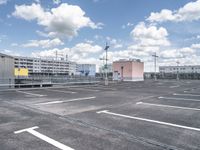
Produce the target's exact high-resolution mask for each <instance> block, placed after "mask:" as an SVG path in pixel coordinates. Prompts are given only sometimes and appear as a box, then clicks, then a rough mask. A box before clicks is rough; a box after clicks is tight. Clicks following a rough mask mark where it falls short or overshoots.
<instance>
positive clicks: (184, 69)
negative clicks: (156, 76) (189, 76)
mask: <svg viewBox="0 0 200 150" xmlns="http://www.w3.org/2000/svg"><path fill="white" fill-rule="evenodd" d="M159 72H160V73H171V74H176V73H177V72H178V73H200V65H194V66H160V67H159Z"/></svg>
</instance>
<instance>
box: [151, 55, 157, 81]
mask: <svg viewBox="0 0 200 150" xmlns="http://www.w3.org/2000/svg"><path fill="white" fill-rule="evenodd" d="M152 57H154V67H155V68H154V80H155V81H156V80H157V77H156V60H157V58H158V56H157V55H156V52H155V54H154V55H152Z"/></svg>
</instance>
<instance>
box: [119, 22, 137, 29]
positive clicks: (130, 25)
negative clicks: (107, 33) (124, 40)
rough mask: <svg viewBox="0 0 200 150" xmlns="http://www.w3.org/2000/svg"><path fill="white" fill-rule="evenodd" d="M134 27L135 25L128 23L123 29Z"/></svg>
mask: <svg viewBox="0 0 200 150" xmlns="http://www.w3.org/2000/svg"><path fill="white" fill-rule="evenodd" d="M132 26H134V24H133V23H130V22H128V23H127V24H126V25H125V24H124V25H122V29H125V28H127V27H132Z"/></svg>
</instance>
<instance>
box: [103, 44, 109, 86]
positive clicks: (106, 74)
mask: <svg viewBox="0 0 200 150" xmlns="http://www.w3.org/2000/svg"><path fill="white" fill-rule="evenodd" d="M108 49H109V46H108V44H107V43H106V47H105V49H104V50H105V51H106V66H105V85H108V72H107V68H108Z"/></svg>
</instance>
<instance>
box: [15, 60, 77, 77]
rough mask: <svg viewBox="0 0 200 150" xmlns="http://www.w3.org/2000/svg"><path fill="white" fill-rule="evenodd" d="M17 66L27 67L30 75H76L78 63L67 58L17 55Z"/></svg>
mask: <svg viewBox="0 0 200 150" xmlns="http://www.w3.org/2000/svg"><path fill="white" fill-rule="evenodd" d="M14 60H15V62H14V63H15V68H27V69H28V73H29V75H42V74H43V75H55V74H56V75H74V74H75V73H76V63H75V62H70V61H67V60H55V59H43V58H32V57H22V56H15V59H14Z"/></svg>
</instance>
